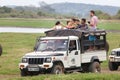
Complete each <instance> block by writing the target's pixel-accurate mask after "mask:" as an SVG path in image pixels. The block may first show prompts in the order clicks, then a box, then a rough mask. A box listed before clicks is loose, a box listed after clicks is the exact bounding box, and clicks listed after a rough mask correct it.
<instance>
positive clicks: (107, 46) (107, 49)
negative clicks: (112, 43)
mask: <svg viewBox="0 0 120 80" xmlns="http://www.w3.org/2000/svg"><path fill="white" fill-rule="evenodd" d="M105 50H106V51H107V52H108V51H109V44H108V42H107V41H106V45H105Z"/></svg>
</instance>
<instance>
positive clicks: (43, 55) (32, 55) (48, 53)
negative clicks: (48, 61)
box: [24, 51, 66, 57]
mask: <svg viewBox="0 0 120 80" xmlns="http://www.w3.org/2000/svg"><path fill="white" fill-rule="evenodd" d="M65 53H66V52H65V51H62V52H31V53H27V54H26V55H25V56H24V57H48V56H64V54H65Z"/></svg>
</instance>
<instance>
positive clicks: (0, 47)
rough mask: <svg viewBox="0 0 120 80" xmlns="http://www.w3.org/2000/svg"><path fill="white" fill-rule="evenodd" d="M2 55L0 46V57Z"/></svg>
mask: <svg viewBox="0 0 120 80" xmlns="http://www.w3.org/2000/svg"><path fill="white" fill-rule="evenodd" d="M1 55H2V46H1V45H0V56H1Z"/></svg>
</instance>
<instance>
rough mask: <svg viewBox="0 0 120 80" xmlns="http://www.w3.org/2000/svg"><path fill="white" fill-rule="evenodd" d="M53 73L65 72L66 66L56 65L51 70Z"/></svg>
mask: <svg viewBox="0 0 120 80" xmlns="http://www.w3.org/2000/svg"><path fill="white" fill-rule="evenodd" d="M51 73H52V74H63V73H64V67H63V66H62V65H54V66H53V68H52V71H51Z"/></svg>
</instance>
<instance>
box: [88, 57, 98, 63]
mask: <svg viewBox="0 0 120 80" xmlns="http://www.w3.org/2000/svg"><path fill="white" fill-rule="evenodd" d="M94 61H97V62H100V61H99V58H98V56H93V57H92V58H91V61H90V62H94Z"/></svg>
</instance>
